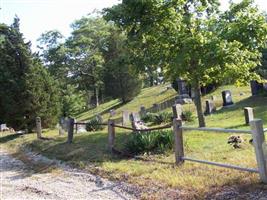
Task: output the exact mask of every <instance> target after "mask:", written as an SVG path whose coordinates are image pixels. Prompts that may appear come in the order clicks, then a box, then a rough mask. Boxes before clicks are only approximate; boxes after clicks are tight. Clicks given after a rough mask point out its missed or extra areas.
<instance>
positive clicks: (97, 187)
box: [0, 150, 137, 200]
mask: <svg viewBox="0 0 267 200" xmlns="http://www.w3.org/2000/svg"><path fill="white" fill-rule="evenodd" d="M27 156H28V157H30V158H31V159H32V160H33V161H34V162H43V163H44V162H45V163H46V164H47V165H48V166H49V165H55V166H57V168H58V170H57V173H56V172H39V173H38V172H34V171H33V170H32V169H29V166H27V165H25V164H24V163H23V162H22V161H20V160H18V159H16V158H13V157H12V156H10V155H9V154H8V152H6V151H4V150H0V173H1V188H0V191H1V196H0V197H1V198H0V199H3V200H6V199H12V200H15V199H19V200H23V199H38V200H39V199H66V200H72V199H75V200H79V199H94V200H97V199H112V200H113V199H116V200H117V199H118V200H119V199H123V200H125V199H136V195H137V194H135V195H133V194H130V192H132V193H133V192H134V191H132V190H131V189H129V188H130V187H128V186H127V185H126V184H123V183H121V182H111V181H108V180H105V179H102V178H100V177H99V176H95V175H92V174H88V173H85V172H83V171H79V170H77V169H73V168H71V167H68V166H66V165H64V164H61V163H60V162H59V161H56V160H50V159H47V158H45V157H43V156H41V155H37V154H33V153H30V152H28V153H27Z"/></svg>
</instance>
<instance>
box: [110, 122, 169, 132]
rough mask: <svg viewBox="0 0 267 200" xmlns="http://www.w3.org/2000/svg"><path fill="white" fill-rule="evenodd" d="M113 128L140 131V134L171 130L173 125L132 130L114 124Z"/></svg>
mask: <svg viewBox="0 0 267 200" xmlns="http://www.w3.org/2000/svg"><path fill="white" fill-rule="evenodd" d="M112 126H113V127H117V128H122V129H127V130H132V131H140V132H147V131H156V130H162V129H167V128H171V127H172V125H166V126H161V127H155V128H145V129H134V128H131V127H127V126H121V125H117V124H113V125H112Z"/></svg>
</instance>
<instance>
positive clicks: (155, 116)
mask: <svg viewBox="0 0 267 200" xmlns="http://www.w3.org/2000/svg"><path fill="white" fill-rule="evenodd" d="M171 120H172V114H171V113H168V112H160V113H147V114H146V115H145V116H144V117H142V121H144V122H145V123H147V122H152V123H153V124H156V125H159V124H162V123H168V122H171Z"/></svg>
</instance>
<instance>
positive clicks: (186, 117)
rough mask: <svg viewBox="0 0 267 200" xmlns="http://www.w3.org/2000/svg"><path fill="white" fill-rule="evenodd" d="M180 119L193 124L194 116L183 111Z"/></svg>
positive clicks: (187, 111)
mask: <svg viewBox="0 0 267 200" xmlns="http://www.w3.org/2000/svg"><path fill="white" fill-rule="evenodd" d="M182 119H183V120H184V121H187V122H193V121H194V115H193V113H192V112H191V111H189V110H186V111H183V114H182Z"/></svg>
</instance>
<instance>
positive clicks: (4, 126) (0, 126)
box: [0, 124, 8, 131]
mask: <svg viewBox="0 0 267 200" xmlns="http://www.w3.org/2000/svg"><path fill="white" fill-rule="evenodd" d="M7 129H8V128H7V126H6V124H1V125H0V131H5V130H7Z"/></svg>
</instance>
